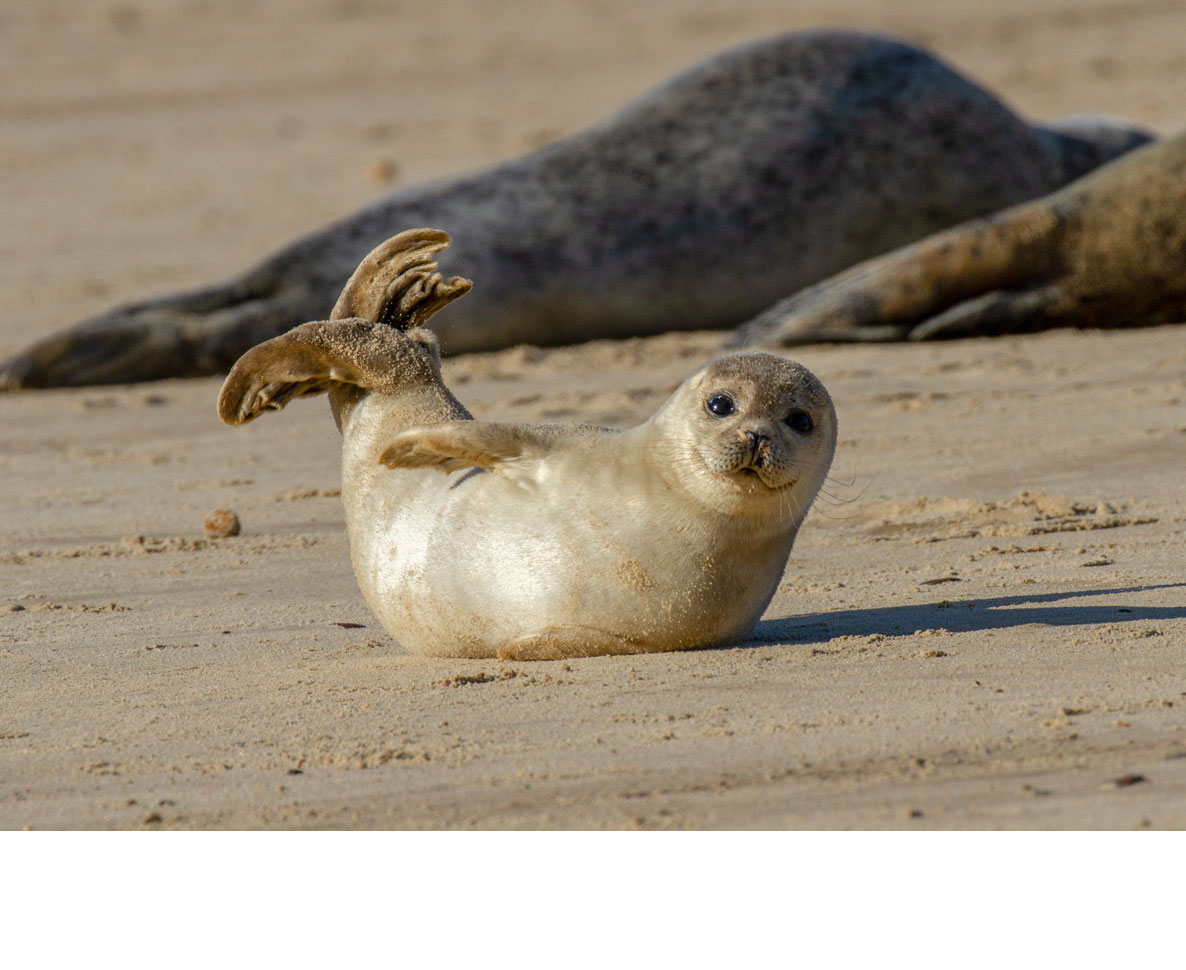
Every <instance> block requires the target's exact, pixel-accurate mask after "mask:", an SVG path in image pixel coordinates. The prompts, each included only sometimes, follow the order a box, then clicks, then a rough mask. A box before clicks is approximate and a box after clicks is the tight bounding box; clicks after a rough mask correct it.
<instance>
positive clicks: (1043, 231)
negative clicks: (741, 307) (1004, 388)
mask: <svg viewBox="0 0 1186 970" xmlns="http://www.w3.org/2000/svg"><path fill="white" fill-rule="evenodd" d="M1062 229H1063V221H1062V219H1061V218H1060V216H1059V214H1058V212H1057V211H1056V210H1055V208H1054V207H1052V206H1050V205H1047V204H1045V203H1044V202H1043V201H1042V200H1039V201H1038V202H1032V203H1026V204H1025V205H1021V206H1017V207H1015V208H1013V209H1007V210H1005V211H1004V212H1001V213H997V214H995V215H992V216H988V217H986V218H983V219H975V220H973V221H971V222H966V223H964V224H963V225H960V226H956V227H955V228H954V229H948V230H946V231H944V232H940V233H937V234H936V235H934V236H929V237H927V238H926V239H923V240H921V241H919V242H916V243H913V244H911V245H909V246H904V247H903V248H901V249H897V250H894V251H893V252H890V253H886V254H885V255H883V256H877V257H875V258H873V259H870V260H866V261H865V262H863V263H859V264H858V265H856V266H854V267H852V268H851V269H849V270H846V271H845V272H843V273H840V274H839V275H837V276H833V277H832V278H831V279H828V280H824V281H823V282H822V283H817V284H816V285H815V286H810V287H808V288H807V289H804V290H800V291H799V292H798V293H796V294H795V295H794V296H791V297H789V298H788V299H786V300H783V301H781V302H779V303H776V304H775V305H774V306H772V307H771V308H770V309H768V310H766V311H764V312H763V313H761V314H760V315H759V316H757V317H755V318H754V319H753V320H751V321H750V322H749V323H746V324H744V325H742V326H741V327H740V328H738V331H737V335H736V336H735V337H734V339H733V341H732V343H733V344H734V345H743V346H751V345H757V346H790V345H793V344H804V343H819V342H838V343H839V342H864V343H873V342H881V341H889V340H905V339H907V338H910V337H912V336H914V331H915V328H917V327H918V326H919V325H920V324H922V323H924V322H926V321H930V320H935V319H942V317H943V315H944V313H945V311H947V310H948V308H951V307H959V306H961V305H963V304H965V303H967V302H968V301H973V303H974V304H975V306H973V307H972V308H971V309H972V310H975V309H976V308H979V313H977V312H968V313H967V314H966V315H965V316H963V317H961V318H960V320H961V321H962V322H960V323H958V325H957V322H956V320H955V319H954V318H953V319H950V320H946V321H944V322H943V323H941V324H940V325H939V329H942V328H943V327H949V328H950V331H951V332H950V335H952V336H954V335H956V331H957V330H959V329H960V328H962V331H963V333H964V334H970V333H980V332H993V331H991V330H986V331H981V330H975V329H973V328H974V327H975V326H977V325H978V324H979V325H985V326H987V325H989V324H990V323H992V322H993V320H994V315H995V316H997V317H999V318H1000V320H1001V322H1002V324H1004V323H1005V322H1006V318H1007V315H1008V312H1009V311H1010V310H1012V311H1014V312H1018V313H1020V312H1022V311H1023V310H1025V306H1024V305H1023V304H1024V301H1017V302H1016V303H1014V304H1013V306H1012V307H1009V306H1007V305H1006V303H1005V302H1003V301H996V300H987V301H985V302H983V303H977V302H976V301H978V300H979V299H980V298H981V297H983V296H984V295H985V294H990V295H992V294H996V293H997V292H998V291H1017V292H1019V293H1020V292H1025V291H1027V289H1030V288H1033V289H1035V291H1036V289H1037V288H1040V287H1041V286H1042V284H1043V283H1044V282H1045V281H1047V280H1050V279H1052V278H1055V277H1056V276H1057V275H1058V274H1059V273H1060V272H1061V269H1062V268H1061V267H1060V266H1059V265H1058V258H1059V257H1058V238H1059V233H1060V232H1061V231H1062ZM990 305H991V307H992V308H991V309H990ZM930 335H931V336H938V335H939V330H935V331H933V332H932V333H931V334H930Z"/></svg>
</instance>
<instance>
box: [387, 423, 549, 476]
mask: <svg viewBox="0 0 1186 970" xmlns="http://www.w3.org/2000/svg"><path fill="white" fill-rule="evenodd" d="M568 432H569V429H568V428H567V427H561V426H558V425H546V424H503V423H500V422H496V421H447V422H445V423H443V424H433V425H427V426H425V427H421V428H409V429H408V430H407V431H401V432H400V433H399V434H397V435H396V436H395V437H394V438H392V439H391V443H390V444H389V445H388V446H387V447H386V448H385V449H384V450H383V454H382V455H381V456H380V457H379V463H380V464H382V465H386V466H387V467H388V468H435V469H437V471H442V472H444V473H445V474H449V473H450V472H455V471H459V470H461V469H463V468H485V469H488V470H490V471H494V472H498V473H499V474H501V475H508V476H510V477H514V475H515V473H516V471H518V470H520V469H521V468H522V465H521V464H520V463H521V462H529V461H532V460H535V459H539V458H543V457H544V456H545V455H547V454H549V453H550V452H551V451H552V448H553V446H554V445H555V443H556V441H557V440H558V439H561V438H564V437H565V436H566V435H567V433H568Z"/></svg>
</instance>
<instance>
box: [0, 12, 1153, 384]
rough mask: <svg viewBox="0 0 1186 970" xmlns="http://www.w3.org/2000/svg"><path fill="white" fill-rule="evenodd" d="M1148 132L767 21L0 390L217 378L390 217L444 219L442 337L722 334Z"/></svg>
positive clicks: (128, 313)
mask: <svg viewBox="0 0 1186 970" xmlns="http://www.w3.org/2000/svg"><path fill="white" fill-rule="evenodd" d="M1147 140H1148V136H1147V135H1145V134H1143V133H1141V132H1138V131H1134V130H1133V129H1131V128H1129V127H1127V126H1125V125H1122V124H1117V123H1109V122H1106V121H1098V120H1079V121H1075V120H1073V119H1072V120H1069V121H1066V122H1063V123H1061V124H1060V123H1055V124H1053V125H1047V126H1043V125H1031V124H1028V123H1026V122H1025V121H1023V120H1022V119H1021V118H1019V117H1018V116H1017V115H1016V114H1014V113H1013V112H1012V111H1011V110H1010V109H1009V108H1007V107H1006V106H1005V105H1003V104H1002V103H1001V102H1000V101H999V100H997V98H995V97H994V96H993V95H992V94H989V93H988V92H986V91H984V90H983V89H981V88H980V87H978V86H976V85H975V84H973V83H972V82H970V81H968V80H966V79H965V78H963V77H961V76H960V75H959V74H957V73H956V72H954V71H953V70H952V69H951V68H949V67H948V66H947V65H945V64H943V63H942V62H941V61H939V60H936V59H935V58H934V57H932V56H931V55H930V54H928V53H926V52H924V51H921V50H918V49H916V48H913V47H910V46H907V45H905V44H902V43H899V42H897V41H894V40H891V39H888V38H884V37H879V36H871V35H867V34H861V33H849V32H837V31H813V32H807V33H797V34H788V35H783V36H778V37H773V38H770V39H766V40H761V41H758V42H756V43H752V44H750V45H748V46H745V47H740V48H738V49H736V50H733V51H730V52H727V53H725V54H722V55H720V56H718V57H715V58H713V59H711V60H709V61H707V62H705V63H703V64H701V65H699V66H697V67H694V68H692V69H691V70H689V71H688V72H686V73H684V74H682V75H680V76H678V77H676V78H675V79H674V80H672V81H670V82H668V83H666V84H664V85H662V86H661V87H659V88H657V89H655V90H653V91H652V92H650V93H649V94H646V95H644V96H643V97H641V98H640V99H639V100H638V101H636V102H635V103H634V104H632V105H630V106H629V107H627V108H626V109H625V110H623V111H622V112H621V113H619V114H618V115H616V116H615V117H612V118H610V119H609V120H608V121H606V122H604V123H602V124H599V125H595V126H594V127H592V128H590V129H587V130H586V131H583V132H581V133H578V134H576V135H574V136H572V137H570V138H567V139H564V140H563V141H559V142H557V143H555V144H553V145H550V146H548V147H545V148H543V149H540V150H539V151H536V152H533V153H531V154H528V155H525V156H523V157H521V158H518V159H514V160H512V161H509V162H506V163H504V164H500V165H496V166H494V167H492V168H489V169H486V170H485V171H480V172H477V173H476V174H470V175H464V176H461V177H458V178H451V179H446V180H443V181H439V182H435V183H432V184H428V185H422V186H415V187H412V188H408V189H406V190H404V191H400V192H397V193H396V194H394V195H392V196H390V197H389V198H387V199H385V200H384V201H381V202H379V203H377V204H375V205H373V206H371V207H369V208H367V209H364V210H362V211H361V212H358V213H357V214H355V215H354V216H352V217H350V218H348V219H346V220H344V221H342V222H339V223H337V224H335V225H332V226H330V227H328V228H327V229H324V230H322V231H320V232H316V233H314V234H312V235H310V236H307V237H305V238H303V239H300V240H298V241H297V242H295V243H293V244H292V245H290V246H288V247H287V248H285V249H283V250H281V251H280V252H278V253H276V254H275V255H274V256H272V257H271V258H270V259H267V260H265V261H264V262H263V263H261V264H260V265H258V266H256V267H255V268H254V269H251V270H250V271H248V272H247V273H245V274H244V275H242V276H239V277H238V278H236V279H233V280H231V281H229V282H227V283H224V284H222V285H218V286H214V287H211V288H209V289H202V290H197V291H194V292H189V293H182V294H179V295H173V296H166V297H163V298H160V299H155V300H149V301H147V302H143V303H133V304H128V305H125V306H121V307H117V308H116V309H114V310H111V311H110V312H108V313H106V314H104V315H102V316H99V317H97V318H94V319H92V320H90V321H87V322H84V323H82V324H80V325H78V326H76V327H74V328H73V329H71V330H68V331H66V332H64V333H61V334H58V335H56V336H53V337H51V338H49V339H47V340H44V341H42V342H40V343H38V344H36V345H34V346H33V347H31V348H30V349H28V350H26V351H25V352H24V353H22V354H20V355H19V356H17V357H16V358H14V359H12V360H10V361H8V362H7V363H6V364H4V365H3V366H0V386H7V387H10V388H15V387H48V386H60V385H78V384H91V383H111V382H125V381H137V380H151V379H156V378H163V377H174V376H184V375H199V374H211V373H221V372H224V371H225V370H226V368H228V367H229V366H230V365H231V364H232V363H233V362H234V361H235V359H236V358H237V357H239V355H241V354H242V353H243V352H244V351H246V350H247V349H248V348H249V347H251V346H253V345H254V344H256V343H258V342H260V341H262V340H265V339H267V338H270V337H273V336H276V335H277V334H279V333H282V332H284V331H285V330H287V329H288V328H289V327H291V326H293V325H295V324H297V323H299V322H301V321H303V320H309V319H320V318H324V317H325V315H326V314H327V313H328V312H329V310H330V308H331V307H332V305H333V300H334V296H335V295H336V293H337V292H338V289H339V287H340V286H341V282H342V280H344V279H346V278H347V277H348V276H349V274H350V272H351V271H352V270H353V269H354V267H355V266H356V265H357V264H358V262H359V261H360V259H361V258H362V257H363V256H364V255H365V254H366V253H367V252H368V251H369V250H370V249H371V248H372V247H373V246H374V245H375V244H376V243H377V242H378V241H380V240H382V239H385V238H387V237H389V236H391V235H392V234H394V233H395V232H398V231H399V230H400V229H401V228H403V227H405V226H410V225H413V226H414V225H436V226H443V227H446V228H447V229H448V230H449V231H450V232H451V233H452V234H453V235H454V236H455V237H456V238H457V241H458V242H457V246H456V247H455V248H454V249H452V250H450V252H449V254H447V257H446V262H445V263H444V264H443V266H444V268H445V269H446V271H447V272H449V273H459V274H462V275H464V276H468V277H472V278H474V279H481V280H482V281H483V287H482V290H481V292H478V293H475V294H474V295H473V297H471V298H470V299H468V300H466V301H464V302H463V303H461V304H458V305H457V306H456V307H451V308H450V309H449V310H448V312H446V313H444V314H442V315H441V317H440V318H439V319H438V321H437V323H436V329H437V331H438V333H439V336H440V339H441V343H442V346H443V347H444V349H445V350H446V351H447V352H449V353H457V352H463V351H471V350H490V349H495V348H498V347H505V346H508V345H511V344H515V343H532V344H560V343H570V342H574V341H582V340H588V339H592V338H595V337H621V336H633V335H639V334H649V333H657V332H661V331H665V330H681V329H684V330H691V329H706V328H729V327H734V326H737V325H738V324H741V323H743V322H744V321H746V320H748V319H750V318H752V317H753V316H754V315H756V314H758V313H760V312H761V311H762V310H764V309H765V308H767V307H769V306H771V305H772V304H774V303H775V302H776V301H778V300H780V299H784V298H785V297H787V296H789V295H790V294H792V293H794V292H795V291H796V290H798V289H800V288H801V287H803V286H806V285H808V284H810V283H814V282H816V281H818V280H820V279H824V278H826V277H828V276H831V275H832V274H834V273H837V272H839V271H840V270H842V269H844V268H845V267H847V266H851V265H852V264H854V263H856V262H858V261H860V260H862V259H866V258H868V257H870V256H873V255H876V254H877V253H881V252H885V251H887V250H890V249H893V248H895V247H897V246H900V245H903V244H904V243H907V242H910V241H913V240H915V239H919V238H922V237H923V236H926V235H928V234H929V233H932V232H935V231H936V230H939V229H942V228H945V227H947V226H951V225H954V224H956V223H958V222H961V221H963V220H965V219H969V218H972V217H974V216H978V215H982V214H985V213H988V212H992V211H995V210H997V209H1001V208H1004V207H1005V206H1009V205H1013V204H1015V203H1018V202H1021V201H1023V200H1025V199H1030V198H1034V197H1036V196H1039V195H1042V194H1043V193H1046V192H1049V191H1051V190H1052V189H1054V188H1056V187H1058V186H1061V185H1064V184H1065V183H1067V182H1069V181H1071V180H1072V179H1074V178H1076V177H1078V176H1079V175H1082V174H1083V173H1085V172H1087V171H1089V170H1090V169H1092V168H1094V167H1096V166H1098V165H1100V164H1102V163H1103V162H1105V161H1107V160H1109V159H1111V158H1113V157H1115V156H1116V155H1118V154H1120V153H1122V152H1124V151H1126V150H1128V149H1129V148H1132V147H1134V146H1135V145H1137V144H1140V143H1142V142H1144V141H1147Z"/></svg>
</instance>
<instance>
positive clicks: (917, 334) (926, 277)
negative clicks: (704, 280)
mask: <svg viewBox="0 0 1186 970" xmlns="http://www.w3.org/2000/svg"><path fill="white" fill-rule="evenodd" d="M1183 320H1186V134H1183V135H1178V136H1177V137H1174V138H1170V139H1166V140H1165V141H1160V142H1156V143H1154V144H1152V145H1148V146H1146V147H1144V148H1141V149H1139V150H1138V151H1134V152H1133V153H1132V154H1129V155H1125V156H1124V157H1123V158H1121V159H1118V160H1117V161H1114V162H1112V163H1111V164H1109V165H1106V166H1104V167H1103V168H1100V169H1098V170H1097V171H1095V172H1092V173H1091V174H1090V175H1087V176H1084V177H1083V178H1081V179H1079V180H1078V181H1076V182H1073V183H1072V184H1070V185H1068V186H1067V187H1066V188H1064V189H1062V190H1060V191H1058V192H1055V193H1053V194H1052V195H1049V196H1046V197H1045V198H1041V199H1037V200H1035V201H1033V202H1028V203H1025V204H1023V205H1019V206H1015V207H1014V208H1011V209H1008V210H1006V211H1004V212H1001V213H998V214H996V215H992V216H989V217H987V218H984V219H975V220H972V221H971V222H967V223H964V224H963V225H960V226H957V227H955V228H954V229H949V230H947V231H945V232H941V233H938V234H936V235H934V236H930V237H928V238H927V239H923V240H921V241H920V242H917V243H914V244H913V245H910V246H906V247H904V248H902V249H898V250H896V251H894V252H892V253H888V254H886V255H884V256H880V257H878V258H876V259H871V260H868V261H866V262H864V263H862V264H860V265H858V266H854V267H853V268H852V269H850V270H848V271H846V272H844V273H841V274H840V275H839V276H836V277H835V278H833V279H830V280H826V281H825V282H823V283H820V284H818V285H816V286H813V287H809V288H808V289H806V290H803V291H802V292H801V293H798V294H796V295H795V296H793V297H791V298H790V299H788V300H786V301H784V302H782V303H780V304H777V305H776V306H774V307H772V308H771V309H770V310H768V311H766V312H765V313H763V314H762V315H760V316H759V317H757V318H756V319H755V320H753V321H751V322H750V323H749V324H747V325H746V326H744V327H742V328H741V330H740V331H739V333H738V337H737V342H738V343H741V344H746V345H749V344H755V345H767V346H772V345H783V346H787V345H791V344H798V343H816V342H820V341H878V340H904V339H910V340H932V339H936V338H940V337H967V336H974V335H986V334H1003V333H1018V332H1025V331H1032V330H1042V329H1046V328H1050V327H1067V326H1075V327H1120V326H1140V325H1149V324H1156V323H1168V322H1171V321H1183Z"/></svg>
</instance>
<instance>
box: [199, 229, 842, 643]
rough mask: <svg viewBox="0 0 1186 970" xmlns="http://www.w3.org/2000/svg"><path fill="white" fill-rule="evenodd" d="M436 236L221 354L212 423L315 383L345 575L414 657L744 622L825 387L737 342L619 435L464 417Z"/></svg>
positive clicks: (811, 489) (792, 526)
mask: <svg viewBox="0 0 1186 970" xmlns="http://www.w3.org/2000/svg"><path fill="white" fill-rule="evenodd" d="M447 243H448V236H446V235H445V233H443V232H439V231H436V230H432V229H418V230H411V231H409V232H405V233H401V234H400V235H398V236H396V237H394V238H393V239H390V240H388V241H387V242H386V243H384V244H383V245H381V246H380V247H378V248H377V249H376V250H375V251H374V252H373V253H372V254H371V255H370V256H368V257H367V259H366V260H364V261H363V263H362V265H361V266H360V267H359V268H358V270H357V271H356V272H355V274H354V276H353V277H352V278H351V280H350V282H349V283H348V284H347V286H346V288H345V290H344V291H343V293H342V296H341V298H340V299H339V301H338V303H337V306H336V307H335V308H334V311H333V314H332V316H331V319H330V320H329V321H326V322H315V323H306V324H304V325H302V326H299V327H297V328H296V329H294V330H292V331H290V332H289V333H286V334H284V335H282V336H280V337H276V338H273V339H271V340H269V341H267V342H265V343H263V344H260V345H259V346H257V347H255V348H254V349H252V350H251V351H249V352H248V353H247V354H245V355H244V356H243V358H242V359H241V360H239V362H238V363H236V364H235V366H234V368H233V369H232V370H231V372H230V374H229V375H228V377H227V379H226V382H225V384H224V385H223V388H222V391H221V393H220V395H219V399H218V413H219V416H220V417H221V418H222V420H223V421H226V422H227V423H228V424H242V423H243V422H245V421H250V420H252V419H253V418H255V417H257V416H258V415H260V414H262V413H263V412H264V411H266V410H274V409H277V408H281V407H283V406H284V405H285V404H286V403H287V402H288V401H290V400H292V399H293V398H295V397H300V396H306V395H310V394H318V393H321V392H323V391H328V393H329V398H330V406H331V408H332V409H333V414H334V419H335V420H336V422H337V424H338V427H339V429H340V430H341V432H342V502H343V505H344V506H345V510H346V528H347V532H348V534H349V537H350V549H351V559H352V562H353V566H354V572H355V575H356V576H357V578H358V584H359V586H360V588H361V589H362V592H363V595H364V596H365V597H366V600H367V603H368V604H369V606H370V608H371V610H372V611H373V612H374V613H375V615H376V616H377V617H378V618H379V619H380V621H381V622H382V623H383V625H384V626H385V627H386V628H387V630H388V632H389V633H390V634H391V635H392V636H393V637H395V638H396V639H397V640H398V641H399V642H400V643H401V644H403V646H404V647H405V648H407V649H408V650H411V651H413V652H415V653H420V654H426V655H430V656H442V657H492V656H498V657H501V658H504V659H517V660H538V659H557V658H561V657H585V656H593V655H597V654H621V653H642V652H651V651H662V650H684V649H690V648H694V647H709V646H717V645H723V644H727V643H732V642H735V641H736V640H738V639H740V638H741V637H744V636H745V635H746V634H747V633H748V632H749V631H750V629H752V627H753V624H754V623H755V622H756V621H757V620H758V618H759V617H760V616H761V614H762V611H763V610H764V609H765V608H766V606H767V604H768V603H769V602H770V599H771V597H772V596H773V595H774V591H775V588H776V587H777V585H778V581H779V579H780V577H781V576H782V572H783V569H784V567H785V565H786V561H787V557H788V556H789V555H790V552H791V546H792V545H793V544H794V541H795V537H796V535H797V534H798V531H799V528H800V526H801V525H802V523H803V519H804V517H805V516H806V515H807V510H808V509H809V508H810V506H811V503H812V501H813V500H814V498H815V495H816V493H817V491H818V490H819V488H820V486H821V485H822V484H823V481H824V477H825V476H826V474H827V471H828V467H829V465H830V464H831V460H832V454H833V451H834V449H835V445H836V415H835V411H834V410H833V407H832V402H831V399H830V398H829V396H828V392H827V391H826V390H825V388H824V386H823V385H822V384H821V383H820V382H819V381H818V380H817V379H816V378H815V377H814V376H812V375H811V374H810V373H809V372H808V371H807V370H806V369H805V368H804V367H802V366H801V365H799V364H796V363H793V362H792V361H789V360H786V359H785V358H783V357H777V356H775V355H773V354H769V353H764V352H747V353H735V354H731V355H728V356H725V357H722V358H720V359H718V360H715V361H713V362H711V363H709V364H707V365H705V366H704V367H702V368H701V369H700V370H699V371H697V372H696V373H695V374H694V375H692V376H691V377H690V378H688V380H686V381H685V382H684V383H683V384H682V385H681V386H680V387H679V389H678V390H676V391H675V393H674V394H673V395H672V396H671V398H670V399H669V400H668V401H667V402H666V403H665V404H663V405H662V407H660V408H659V410H658V411H657V412H656V413H655V414H654V416H652V417H651V418H650V419H649V420H648V421H646V422H644V423H643V424H641V425H639V426H638V427H636V428H632V429H630V430H627V431H615V430H611V429H608V428H601V427H595V426H591V425H549V424H504V423H499V422H487V421H475V420H473V418H472V417H471V416H470V414H469V412H468V411H466V410H465V408H464V407H463V406H462V405H461V403H460V402H459V401H458V400H457V399H456V398H455V397H454V396H453V394H452V392H451V391H450V390H449V389H448V388H447V387H446V386H445V384H444V382H443V381H442V379H441V369H440V355H439V352H438V349H437V343H436V339H435V337H434V336H433V335H432V334H431V333H430V332H429V331H427V330H425V329H422V324H424V323H425V321H426V320H427V319H428V318H429V317H430V316H431V315H432V314H433V313H435V312H436V311H437V310H439V309H440V308H441V307H443V306H444V305H445V304H447V303H449V302H450V301H452V300H454V299H456V298H457V297H459V296H461V295H462V294H464V293H465V292H467V291H468V290H469V288H470V284H469V283H468V281H466V280H462V279H459V278H453V279H449V280H443V279H442V278H441V275H440V274H439V273H438V272H437V266H436V263H435V262H434V261H433V257H434V255H435V254H436V253H437V252H439V251H441V250H442V249H443V248H444V247H445V246H446V245H447ZM454 471H461V472H463V474H461V475H460V476H457V477H455V478H450V477H446V476H445V475H441V474H438V473H439V472H446V473H448V472H454Z"/></svg>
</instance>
